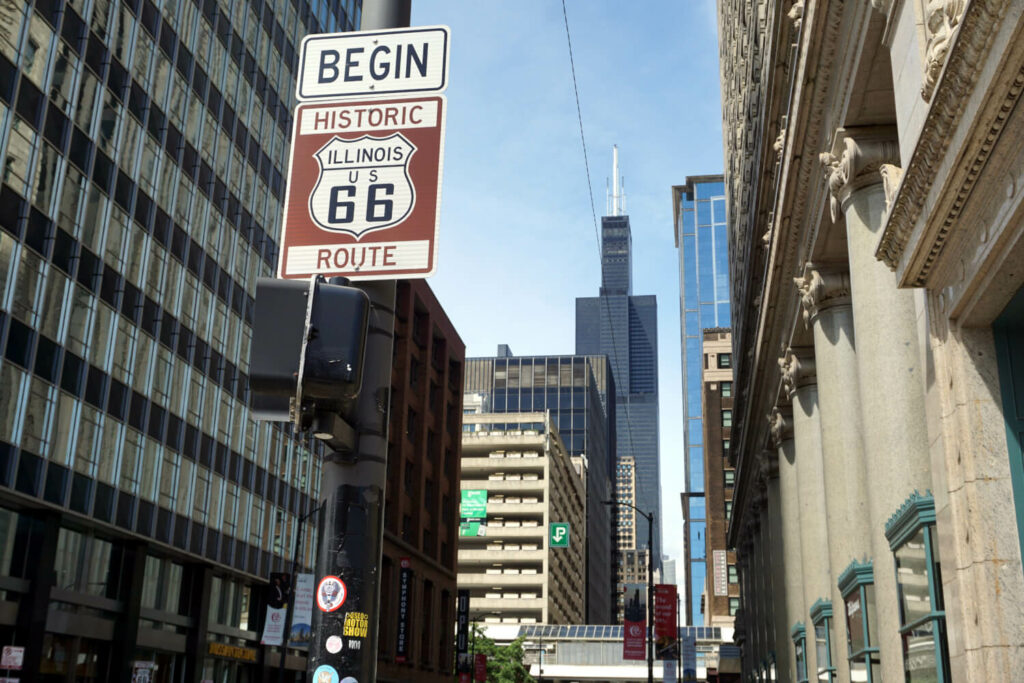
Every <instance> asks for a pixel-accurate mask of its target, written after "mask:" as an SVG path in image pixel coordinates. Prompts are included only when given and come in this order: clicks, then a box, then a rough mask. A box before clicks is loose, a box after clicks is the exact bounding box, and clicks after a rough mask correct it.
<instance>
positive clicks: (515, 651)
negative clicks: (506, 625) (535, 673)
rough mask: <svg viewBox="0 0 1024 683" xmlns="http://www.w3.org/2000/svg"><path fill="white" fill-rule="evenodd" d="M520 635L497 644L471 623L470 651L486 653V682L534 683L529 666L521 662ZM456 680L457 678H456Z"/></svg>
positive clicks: (521, 642) (521, 637)
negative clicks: (506, 643)
mask: <svg viewBox="0 0 1024 683" xmlns="http://www.w3.org/2000/svg"><path fill="white" fill-rule="evenodd" d="M524 638H525V636H520V637H518V638H516V639H515V640H513V641H512V642H511V643H509V644H508V645H505V646H501V645H497V644H496V643H495V642H494V641H493V640H491V639H490V638H488V637H487V636H486V635H484V632H483V629H481V628H480V627H479V626H477V625H476V624H473V629H472V634H471V636H470V641H469V642H470V645H469V649H470V652H472V653H474V654H485V655H487V683H534V680H533V677H531V676H530V668H529V667H528V666H525V665H524V664H523V655H524V651H523V640H524ZM456 680H458V679H457V678H456Z"/></svg>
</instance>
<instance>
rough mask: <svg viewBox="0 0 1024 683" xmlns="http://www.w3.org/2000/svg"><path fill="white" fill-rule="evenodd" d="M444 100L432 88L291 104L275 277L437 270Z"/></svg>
mask: <svg viewBox="0 0 1024 683" xmlns="http://www.w3.org/2000/svg"><path fill="white" fill-rule="evenodd" d="M445 107H446V101H445V97H444V95H431V96H425V97H417V98H406V99H376V100H366V101H357V102H351V101H345V100H335V101H332V102H318V103H303V104H300V105H299V106H298V107H297V108H296V111H295V125H294V128H293V131H292V148H291V167H290V172H289V176H288V186H287V189H286V191H285V207H284V225H283V228H282V236H281V244H282V246H281V254H280V258H279V259H278V266H277V274H278V277H282V278H308V277H310V276H311V275H324V276H328V277H329V276H335V275H341V276H345V277H348V278H351V279H353V280H375V279H391V278H406V277H414V278H415V277H421V278H422V277H429V276H430V275H431V274H433V272H434V270H435V268H436V267H437V264H436V260H437V232H438V224H439V217H440V204H441V171H442V166H443V162H444V130H445V127H444V124H445V113H446V112H445Z"/></svg>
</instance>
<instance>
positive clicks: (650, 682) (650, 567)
mask: <svg viewBox="0 0 1024 683" xmlns="http://www.w3.org/2000/svg"><path fill="white" fill-rule="evenodd" d="M601 502H602V503H603V504H604V505H610V506H612V507H613V508H614V507H616V506H618V505H625V506H626V507H631V508H633V509H634V510H635V511H636V512H637V513H638V514H640V515H642V516H643V517H644V518H645V519H647V683H654V629H653V627H652V622H653V619H654V612H653V605H652V603H653V602H654V600H653V596H654V542H653V541H654V513H653V512H644V511H643V510H641V509H640V508H638V507H637V506H635V505H633V504H632V503H627V502H626V501H624V500H603V501H601Z"/></svg>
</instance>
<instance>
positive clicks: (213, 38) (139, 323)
mask: <svg viewBox="0 0 1024 683" xmlns="http://www.w3.org/2000/svg"><path fill="white" fill-rule="evenodd" d="M359 19H360V3H359V1H358V0H355V1H354V2H353V1H352V0H348V1H347V2H339V1H338V0H334V1H324V0H317V1H316V2H309V1H308V0H268V1H264V0H157V1H153V0H120V1H119V0H67V1H61V0H36V1H35V2H31V1H29V2H21V1H18V2H11V1H4V2H0V158H2V159H3V160H4V165H3V171H2V178H0V180H2V183H0V585H2V587H3V592H2V593H0V641H2V642H3V643H4V644H5V645H6V644H12V645H20V646H24V647H25V662H24V667H25V668H24V670H23V673H25V674H26V675H28V676H29V677H38V676H40V675H45V676H46V677H45V680H69V681H70V680H80V681H89V680H97V681H101V680H102V681H105V680H115V679H116V680H130V679H131V671H130V670H129V669H130V667H131V662H133V661H147V662H153V663H154V666H155V667H156V668H155V669H154V670H153V672H152V675H153V676H154V677H155V678H154V680H157V681H172V680H173V681H179V680H200V679H216V680H219V681H233V680H251V679H253V678H254V677H255V675H256V674H255V672H256V671H257V670H258V666H259V664H271V665H273V663H274V662H275V661H276V652H272V651H268V650H264V649H261V648H260V646H259V632H260V631H261V630H262V622H261V616H262V613H263V611H264V596H263V594H262V590H261V586H263V585H265V583H266V581H267V577H268V575H269V573H270V572H271V571H281V570H286V567H287V568H288V569H290V566H291V562H290V560H291V555H292V552H293V549H294V547H295V542H296V537H297V535H298V521H299V518H300V516H301V515H303V514H305V513H306V512H307V511H308V510H309V509H310V506H311V504H312V502H313V499H314V496H315V493H316V491H317V488H318V468H317V467H315V459H314V457H313V456H314V455H315V453H314V452H313V451H314V449H313V446H312V444H311V443H310V441H309V439H308V438H298V437H296V436H294V435H293V434H292V433H291V430H290V429H288V428H282V426H281V425H270V424H267V423H255V422H253V421H252V420H251V419H250V416H249V410H248V407H247V403H248V381H247V377H246V372H247V368H248V362H249V349H250V344H251V341H252V340H251V337H252V327H251V321H252V313H253V295H254V291H255V286H256V278H257V277H259V276H264V275H270V274H271V273H272V266H273V265H274V263H275V260H276V255H277V239H278V235H279V233H280V219H281V203H282V199H283V191H284V176H285V173H286V162H287V154H288V141H289V136H290V130H291V112H292V109H293V107H294V105H295V98H294V94H293V89H294V86H293V84H294V82H295V76H296V67H297V63H298V58H297V49H298V45H299V41H300V40H301V38H302V36H303V35H305V34H306V33H312V32H321V31H335V30H351V29H354V28H356V27H357V26H358V24H359ZM306 529H307V532H306V533H305V534H304V538H303V539H302V547H303V548H304V549H308V548H310V546H311V541H312V533H311V532H310V531H309V529H310V526H309V525H307V526H306ZM308 557H309V554H308V552H307V553H305V554H304V560H306V559H307V558H308ZM286 558H287V559H286ZM307 564H308V561H307ZM257 662H259V664H257ZM76 663H77V664H76ZM126 667H128V668H129V669H126ZM40 680H41V679H40Z"/></svg>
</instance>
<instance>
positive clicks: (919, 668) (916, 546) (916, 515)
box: [885, 492, 950, 683]
mask: <svg viewBox="0 0 1024 683" xmlns="http://www.w3.org/2000/svg"><path fill="white" fill-rule="evenodd" d="M885 536H886V538H887V539H888V541H889V547H890V548H892V551H893V555H894V559H895V563H896V583H897V588H898V590H899V600H900V636H901V639H902V644H903V671H904V674H905V676H906V680H907V681H908V683H917V682H918V681H937V682H938V683H945V682H947V681H949V680H950V672H949V647H948V645H947V643H946V616H945V611H944V610H943V602H942V572H941V565H942V563H941V561H940V558H939V545H938V543H937V541H936V538H935V502H934V500H933V499H932V497H931V495H929V494H926V495H924V496H922V495H920V494H918V493H916V492H915V493H914V495H912V496H911V497H910V498H908V499H907V501H906V502H905V503H904V504H903V506H902V507H901V508H900V509H899V511H897V513H896V514H895V515H893V517H892V518H891V519H890V520H889V522H888V523H887V524H886V526H885Z"/></svg>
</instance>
